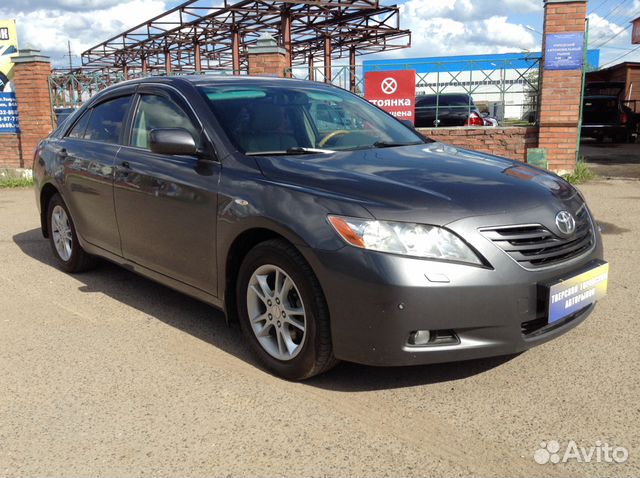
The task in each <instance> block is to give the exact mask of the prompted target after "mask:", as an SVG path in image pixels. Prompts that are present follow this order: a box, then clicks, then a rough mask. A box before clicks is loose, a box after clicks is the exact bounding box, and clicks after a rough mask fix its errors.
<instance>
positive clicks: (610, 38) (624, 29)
mask: <svg viewBox="0 0 640 478" xmlns="http://www.w3.org/2000/svg"><path fill="white" fill-rule="evenodd" d="M638 14H640V9H638V10H636V11H635V12H634V13H633V14H632V15H631V17H630V18H629V19H628V20H627V21H628V22H631V21H633V20H635V19H636V17H637V16H638ZM632 26H633V25H632V24H631V23H629V25H627V26H626V27H625V28H623V29H622V30H620V31H619V32H618V33H615V34H614V35H612V36H611V37H609V38H607V39H606V40H605V41H603V42H602V43H600V44H598V45H597V46H594V47H593V48H600V47H602V46H603V45H606V44H607V43H609V42H610V41H611V40H614V39H615V38H617V37H619V36H620V35H622V33H624V32H626V31H627V30H629V29H630V28H631V27H632ZM604 38H605V35H600V36H599V37H598V38H596V39H595V40H594V43H595V42H597V41H598V40H601V39H604Z"/></svg>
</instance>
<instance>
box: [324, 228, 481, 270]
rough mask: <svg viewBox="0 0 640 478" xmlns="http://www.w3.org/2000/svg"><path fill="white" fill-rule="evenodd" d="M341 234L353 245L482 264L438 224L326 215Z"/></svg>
mask: <svg viewBox="0 0 640 478" xmlns="http://www.w3.org/2000/svg"><path fill="white" fill-rule="evenodd" d="M329 222H330V223H331V225H332V226H333V227H334V229H335V230H336V231H337V232H338V234H339V235H340V237H342V239H344V240H345V241H346V242H347V243H349V244H351V245H352V246H356V247H360V248H362V249H369V250H372V251H380V252H390V253H393V254H401V255H404V256H413V257H424V258H429V259H440V260H447V261H457V262H468V263H470V264H477V265H482V261H481V260H480V259H479V258H478V256H477V255H476V254H475V253H474V252H473V251H472V250H471V248H470V247H469V246H467V245H466V244H465V243H464V242H463V241H462V239H460V238H459V237H458V236H456V235H455V234H453V233H451V232H449V231H447V230H446V229H443V228H441V227H437V226H426V225H423V224H412V223H407V222H388V221H376V220H370V219H356V218H352V217H342V216H329Z"/></svg>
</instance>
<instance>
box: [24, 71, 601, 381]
mask: <svg viewBox="0 0 640 478" xmlns="http://www.w3.org/2000/svg"><path fill="white" fill-rule="evenodd" d="M34 180H35V193H36V201H37V204H38V207H39V208H40V214H41V218H40V219H41V224H42V233H43V235H44V236H45V237H48V238H49V240H50V243H51V251H52V254H53V256H54V257H55V260H56V262H57V264H58V265H59V266H60V268H61V269H62V270H64V271H67V272H71V273H76V272H81V271H83V270H86V269H88V268H90V267H92V266H94V265H95V262H96V257H102V258H106V259H108V260H110V261H112V262H115V263H116V264H120V265H122V266H124V267H126V268H128V269H130V270H133V271H135V272H137V273H139V274H142V275H144V276H146V277H149V278H151V279H153V280H156V281H158V282H160V283H162V284H165V285H167V286H169V287H172V288H175V289H177V290H179V291H182V292H184V293H186V294H189V295H191V296H193V297H195V298H197V299H200V300H202V301H205V302H207V303H209V304H211V305H213V306H216V307H219V308H222V309H223V310H224V311H225V312H226V316H227V318H228V320H229V321H230V322H236V321H237V322H239V325H240V328H241V330H242V333H243V337H244V340H246V343H247V344H248V346H249V347H250V348H251V349H252V350H253V352H254V353H255V354H256V356H257V357H258V358H259V360H260V361H261V362H262V363H263V364H264V365H265V367H266V368H268V369H269V370H270V371H272V372H273V373H276V374H278V375H280V376H282V377H285V378H287V379H292V380H299V379H304V378H307V377H310V376H313V375H315V374H318V373H321V372H323V371H326V370H328V369H329V368H331V367H332V366H333V365H334V364H336V362H337V361H338V360H346V361H353V362H358V363H362V364H370V365H410V364H426V363H436V362H447V361H455V360H466V359H473V358H479V357H489V356H495V355H504V354H513V353H517V352H520V351H523V350H526V349H529V348H531V347H533V346H535V345H538V344H541V343H543V342H546V341H548V340H550V339H553V338H555V337H558V336H559V335H561V334H563V333H565V332H566V331H568V330H570V329H572V328H573V327H575V326H576V325H578V324H579V323H580V322H581V321H582V320H584V319H585V317H587V315H588V314H589V313H590V312H591V311H592V310H593V308H594V303H595V301H596V300H597V299H598V298H599V297H600V296H601V295H602V293H603V292H604V289H605V288H606V278H607V272H606V268H607V265H606V264H605V263H604V262H603V260H602V258H603V256H602V241H601V238H600V234H599V232H598V228H597V226H596V225H595V223H594V220H593V218H592V216H591V213H590V212H589V209H588V208H587V205H586V204H585V202H584V200H583V198H582V196H581V195H580V193H579V192H578V191H577V190H576V189H574V188H573V187H572V186H571V185H570V184H568V183H567V182H565V181H564V180H563V179H561V178H560V177H558V176H556V175H554V174H551V173H548V172H545V171H542V170H540V169H537V168H534V167H532V166H529V165H527V164H523V163H519V162H516V161H510V160H507V159H500V158H497V157H495V156H489V155H486V154H481V153H476V152H472V151H467V150H463V149H457V148H453V147H450V146H446V145H444V144H441V143H436V142H433V141H431V140H429V139H426V138H424V137H423V136H421V135H420V134H419V133H417V132H416V131H415V130H413V129H412V128H411V127H409V126H407V125H405V124H403V123H402V122H400V121H398V120H396V119H395V118H394V117H392V116H391V115H389V114H387V113H385V112H384V111H382V110H380V109H378V108H377V107H375V106H373V105H372V104H370V103H369V102H367V101H366V100H364V99H362V98H359V97H358V96H356V95H353V94H351V93H348V92H346V91H344V90H342V89H339V88H336V87H332V86H329V85H324V84H321V83H315V82H306V81H300V80H292V79H277V78H252V77H231V78H229V77H219V78H211V77H198V78H195V77H194V78H190V77H189V78H188V77H171V78H160V77H154V78H147V79H141V80H134V81H128V82H124V83H121V84H118V85H114V86H112V87H110V88H107V89H106V90H104V91H102V92H101V93H99V94H97V95H96V96H95V97H93V98H92V99H91V100H90V101H89V102H87V103H86V104H85V105H84V106H83V107H82V108H81V109H79V110H78V111H77V112H75V113H74V114H73V116H72V117H71V118H70V119H69V120H68V121H66V122H65V123H64V124H63V125H61V126H60V127H59V128H58V129H57V130H56V131H55V132H53V133H52V134H51V135H50V136H49V137H48V138H47V139H45V140H43V141H42V142H41V143H40V144H39V146H38V147H37V150H36V153H35V161H34ZM578 288H579V293H578Z"/></svg>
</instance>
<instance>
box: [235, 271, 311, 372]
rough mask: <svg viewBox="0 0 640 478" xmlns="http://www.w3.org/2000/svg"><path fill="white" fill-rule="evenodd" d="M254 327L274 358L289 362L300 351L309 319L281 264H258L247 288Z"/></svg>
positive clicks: (251, 320) (267, 350)
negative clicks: (278, 265)
mask: <svg viewBox="0 0 640 478" xmlns="http://www.w3.org/2000/svg"><path fill="white" fill-rule="evenodd" d="M247 311H248V313H249V321H250V325H251V330H253V333H254V334H255V336H256V338H257V339H258V342H259V344H260V346H261V347H262V348H263V349H264V350H265V351H266V352H267V353H268V354H269V355H271V356H272V357H274V358H276V359H278V360H282V361H287V360H291V359H293V358H294V357H296V356H297V355H298V353H300V350H302V347H303V345H304V341H305V337H306V334H305V330H306V327H307V320H306V314H305V308H304V304H303V302H302V297H301V295H300V292H299V291H298V288H297V286H296V284H295V282H294V281H293V279H292V278H291V277H290V276H289V274H287V273H286V272H285V271H284V270H282V269H281V268H280V267H277V266H275V265H271V264H265V265H262V266H260V267H258V268H257V269H256V270H255V271H254V272H253V274H252V275H251V279H250V280H249V285H248V287H247Z"/></svg>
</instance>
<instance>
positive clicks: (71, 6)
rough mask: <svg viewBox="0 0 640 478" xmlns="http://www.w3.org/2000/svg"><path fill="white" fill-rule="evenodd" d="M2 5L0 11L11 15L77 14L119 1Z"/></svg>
mask: <svg viewBox="0 0 640 478" xmlns="http://www.w3.org/2000/svg"><path fill="white" fill-rule="evenodd" d="M7 3H8V4H7V5H3V7H2V9H1V10H5V11H8V12H9V13H10V14H11V13H14V14H15V13H28V12H33V11H36V10H43V9H46V10H62V11H70V12H77V11H83V10H85V11H86V10H103V9H105V8H110V7H113V6H116V5H118V3H120V1H119V0H21V1H20V2H14V3H10V2H7Z"/></svg>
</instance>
